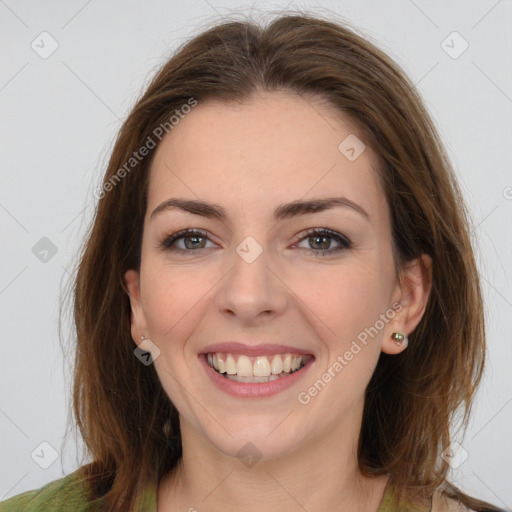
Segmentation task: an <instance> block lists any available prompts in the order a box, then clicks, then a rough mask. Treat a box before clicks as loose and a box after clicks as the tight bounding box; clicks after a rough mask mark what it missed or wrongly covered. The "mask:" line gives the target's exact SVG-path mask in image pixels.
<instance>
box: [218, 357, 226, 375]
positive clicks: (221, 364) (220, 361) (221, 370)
mask: <svg viewBox="0 0 512 512" xmlns="http://www.w3.org/2000/svg"><path fill="white" fill-rule="evenodd" d="M217 364H218V365H219V372H220V373H225V372H226V369H225V368H224V361H223V360H222V355H221V354H217Z"/></svg>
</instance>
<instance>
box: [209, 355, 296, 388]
mask: <svg viewBox="0 0 512 512" xmlns="http://www.w3.org/2000/svg"><path fill="white" fill-rule="evenodd" d="M236 357H238V361H237V360H236ZM269 359H271V362H270V361H269ZM207 361H208V365H209V366H211V367H213V368H215V370H217V371H218V372H219V373H221V374H225V375H226V376H236V377H242V381H243V382H268V381H269V380H275V379H276V378H278V377H280V376H282V375H285V374H287V373H292V372H295V371H297V370H299V369H300V368H302V366H304V364H305V363H306V356H302V355H292V354H275V355H273V356H264V355H263V356H256V357H253V358H252V360H251V358H249V357H248V356H246V355H239V356H236V355H235V356H233V354H225V353H221V352H217V353H210V354H207ZM253 361H254V362H253ZM253 378H254V379H255V380H253ZM258 379H260V380H258ZM231 380H238V378H236V379H235V378H233V379H231ZM242 381H241V382H242Z"/></svg>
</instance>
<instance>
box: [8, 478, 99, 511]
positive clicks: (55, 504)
mask: <svg viewBox="0 0 512 512" xmlns="http://www.w3.org/2000/svg"><path fill="white" fill-rule="evenodd" d="M79 471H80V469H77V470H76V471H74V472H73V473H70V474H69V475H66V476H64V477H62V478H60V479H58V480H53V481H52V482H49V483H47V484H46V485H44V486H43V487H41V488H39V489H32V490H30V491H25V492H23V493H21V494H17V495H16V496H13V497H12V498H9V499H8V500H6V501H2V502H0V512H15V511H21V510H23V511H24V512H36V511H40V510H45V511H47V512H52V511H60V510H66V511H68V510H73V512H86V511H89V510H91V509H90V508H88V505H87V489H86V488H85V486H84V482H83V480H81V478H80V474H79Z"/></svg>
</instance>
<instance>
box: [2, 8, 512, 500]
mask: <svg viewBox="0 0 512 512" xmlns="http://www.w3.org/2000/svg"><path fill="white" fill-rule="evenodd" d="M285 8H287V9H288V10H293V9H305V10H308V11H310V12H313V13H315V12H316V13H318V14H320V15H326V14H327V15H328V13H329V12H334V13H336V15H337V16H338V17H340V18H342V19H345V20H346V21H347V22H349V23H351V24H352V26H353V27H354V28H355V29H356V30H357V31H359V33H360V34H362V35H365V36H367V37H368V38H370V39H371V40H372V41H373V42H374V43H375V44H377V45H378V46H379V47H380V48H382V49H383V50H384V51H386V52H387V53H388V54H389V55H390V56H391V57H392V58H394V59H395V60H396V61H397V62H398V63H399V64H400V65H401V66H402V67H403V68H404V70H405V71H406V72H407V74H408V75H409V76H410V77H411V79H412V81H413V82H414V83H415V84H416V86H417V87H418V89H419V91H420V93H421V95H422V96H423V98H424V99H425V102H426V104H427V107H428V109H429V111H430V112H431V115H432V117H433V119H434V122H435V123H436V125H437V127H438V129H439V131H440V134H441V136H442V138H443V140H444V142H445V144H446V147H447V149H448V152H449V156H450V158H451V159H452V162H453V164H454V167H455V169H456V172H457V175H458V177H459V180H460V184H461V187H462V190H463V192H464V194H465V196H466V200H467V203H468V205H469V207H470V210H471V215H472V222H473V224H472V226H473V228H472V237H473V241H474V244H475V250H476V255H477V259H478V265H479V271H480V275H481V278H482V285H483V291H484V295H485V301H486V320H487V336H488V360H487V368H486V372H485V376H484V380H483V383H482V386H481V388H480V391H479V393H478V397H477V401H476V403H475V406H474V411H473V419H472V421H471V423H470V427H469V429H468V432H467V434H466V437H465V438H464V439H458V442H459V444H460V446H461V447H462V450H463V451H460V450H459V452H458V454H459V455H458V457H459V459H458V460H459V461H460V463H457V464H455V463H454V468H453V471H452V475H451V476H452V478H453V480H454V481H455V482H456V483H458V484H459V485H460V486H461V487H462V488H463V489H464V490H466V491H469V492H470V493H471V494H473V495H476V496H479V497H481V498H484V499H488V500H490V501H492V502H494V503H496V504H497V505H501V506H503V507H507V508H512V488H511V486H510V470H509V466H510V460H511V459H512V446H511V445H512V443H511V441H510V425H511V424H512V403H511V402H512V386H511V383H512V377H511V369H510V362H511V360H512V358H511V355H512V344H511V335H510V327H509V319H510V318H511V316H512V286H511V281H510V279H511V277H512V264H511V262H512V243H511V228H510V224H511V220H512V172H511V169H512V166H511V163H512V162H511V161H512V158H511V153H510V141H511V140H512V127H511V126H512V125H511V119H512V117H511V114H512V67H511V57H510V56H511V53H512V30H511V27H512V1H511V0H499V1H497V0H481V1H462V0H461V1H442V0H435V1H426V0H393V1H386V2H384V1H377V0H365V1H361V0H359V1H356V0H353V1H348V0H339V1H336V2H335V1H322V2H291V3H288V2H273V3H270V2H257V3H254V4H253V5H251V4H249V3H243V2H239V1H226V0H189V1H187V2H183V3H182V2H175V1H167V2H166V1H163V0H152V1H145V2H142V1H141V2H135V1H129V2H127V1H124V2H121V1H120V0H117V1H113V0H109V1H100V0H89V1H87V0H73V1H66V2H65V1H63V0H62V1H46V2H29V1H27V0H24V1H21V0H17V1H15V0H5V1H3V0H0V41H1V49H2V52H1V64H2V65H1V66H0V119H1V134H0V140H1V146H0V147H1V152H0V162H1V165H0V177H1V178H0V226H1V236H2V243H1V255H0V257H1V266H0V313H1V326H2V333H1V351H0V354H1V362H0V365H1V368H0V397H1V398H0V450H1V454H0V466H1V469H0V500H3V499H6V498H9V497H11V496H13V495H15V494H19V493H21V492H23V491H25V490H29V489H33V488H36V487H40V486H42V485H44V484H45V483H47V482H49V481H51V480H55V479H57V478H60V477H62V476H63V475H66V474H68V473H70V472H71V471H74V470H75V469H76V468H77V467H78V466H79V459H78V454H79V450H80V448H81V443H80V438H79V437H77V439H76V442H75V438H74V437H73V434H72V432H71V433H70V434H69V435H68V441H67V442H66V444H65V445H64V446H63V444H62V443H63V439H64V436H65V433H66V425H67V420H68V412H69V407H70V400H69V395H70V391H71V379H70V369H71V364H72V359H71V358H70V357H69V356H68V357H66V358H63V353H62V350H61V346H60V342H59V331H58V321H59V309H60V303H61V300H62V299H61V294H62V292H63V290H64V286H65V284H66V280H68V279H69V277H70V274H69V272H70V270H71V269H72V267H73V262H74V261H75V259H76V253H77V251H78V249H79V247H80V244H81V242H82V241H83V236H84V233H85V229H86V227H87V225H88V223H89V221H90V219H91V217H92V213H93V211H94V203H95V200H96V199H95V197H94V195H93V191H94V189H95V188H96V187H97V186H98V184H99V183H100V179H101V176H102V174H103V172H104V171H105V168H106V164H107V159H108V156H109V151H110V149H111V147H112V142H113V139H114V137H115V135H116V133H117V131H118V130H119V128H120V126H121V123H122V121H123V120H124V119H125V117H126V115H127V113H128V111H129V109H130V107H131V106H133V103H134V101H135V99H136V98H137V96H138V95H139V94H140V93H141V91H142V90H143V88H144V85H145V84H147V83H148V80H149V79H150V78H151V77H152V76H153V73H154V72H155V71H156V69H157V68H158V66H159V65H160V64H161V63H163V61H164V60H165V59H166V58H167V57H168V56H169V55H170V53H171V52H172V50H174V49H175V48H177V46H178V45H179V44H180V43H182V42H183V41H184V40H185V39H187V38H188V37H190V36H192V35H195V34H196V33H197V32H199V31H201V30H203V29H204V28H206V27H207V26H209V25H211V24H212V23H214V22H216V21H219V20H221V19H223V18H224V17H225V16H232V15H233V11H237V12H242V13H246V14H247V13H249V12H250V11H252V16H253V17H254V18H255V19H258V18H259V17H260V16H261V15H264V14H265V13H268V12H274V13H276V14H277V13H278V12H279V11H281V10H283V9H285ZM266 19H268V14H267V16H266ZM70 326H71V322H70V319H69V317H64V319H63V336H64V338H65V340H67V339H68V337H69V334H70ZM442 341H443V342H445V343H450V340H449V339H447V340H442ZM507 425H508V426H507ZM463 459H465V460H463ZM455 466H457V467H455Z"/></svg>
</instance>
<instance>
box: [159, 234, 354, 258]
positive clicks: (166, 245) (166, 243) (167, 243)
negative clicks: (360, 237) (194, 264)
mask: <svg viewBox="0 0 512 512" xmlns="http://www.w3.org/2000/svg"><path fill="white" fill-rule="evenodd" d="M192 236H199V237H202V238H208V233H207V232H206V231H200V230H197V229H183V230H181V231H178V232H177V233H174V234H173V235H170V236H168V237H167V238H165V239H164V240H163V241H162V242H161V243H160V244H159V247H160V248H161V249H164V250H168V251H171V252H176V253H189V254H190V253H191V252H194V251H197V250H201V249H209V247H201V248H200V249H177V248H176V247H172V245H173V244H174V243H175V242H176V241H177V240H180V239H182V238H188V237H192ZM312 236H325V237H327V238H332V239H334V240H336V241H337V242H338V243H339V244H340V246H339V247H336V248H335V249H321V250H315V249H304V248H302V247H301V248H299V250H303V251H307V252H310V251H313V254H314V255H315V256H326V255H327V254H335V253H339V252H341V251H344V250H347V249H351V248H352V242H351V241H350V240H349V239H348V238H347V237H345V236H343V235H341V234H340V233H337V232H336V231H331V230H330V229H326V228H311V229H308V230H307V231H306V233H305V234H304V236H302V238H300V239H299V240H298V241H297V243H299V242H302V241H303V240H305V239H307V238H311V237H312Z"/></svg>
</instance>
